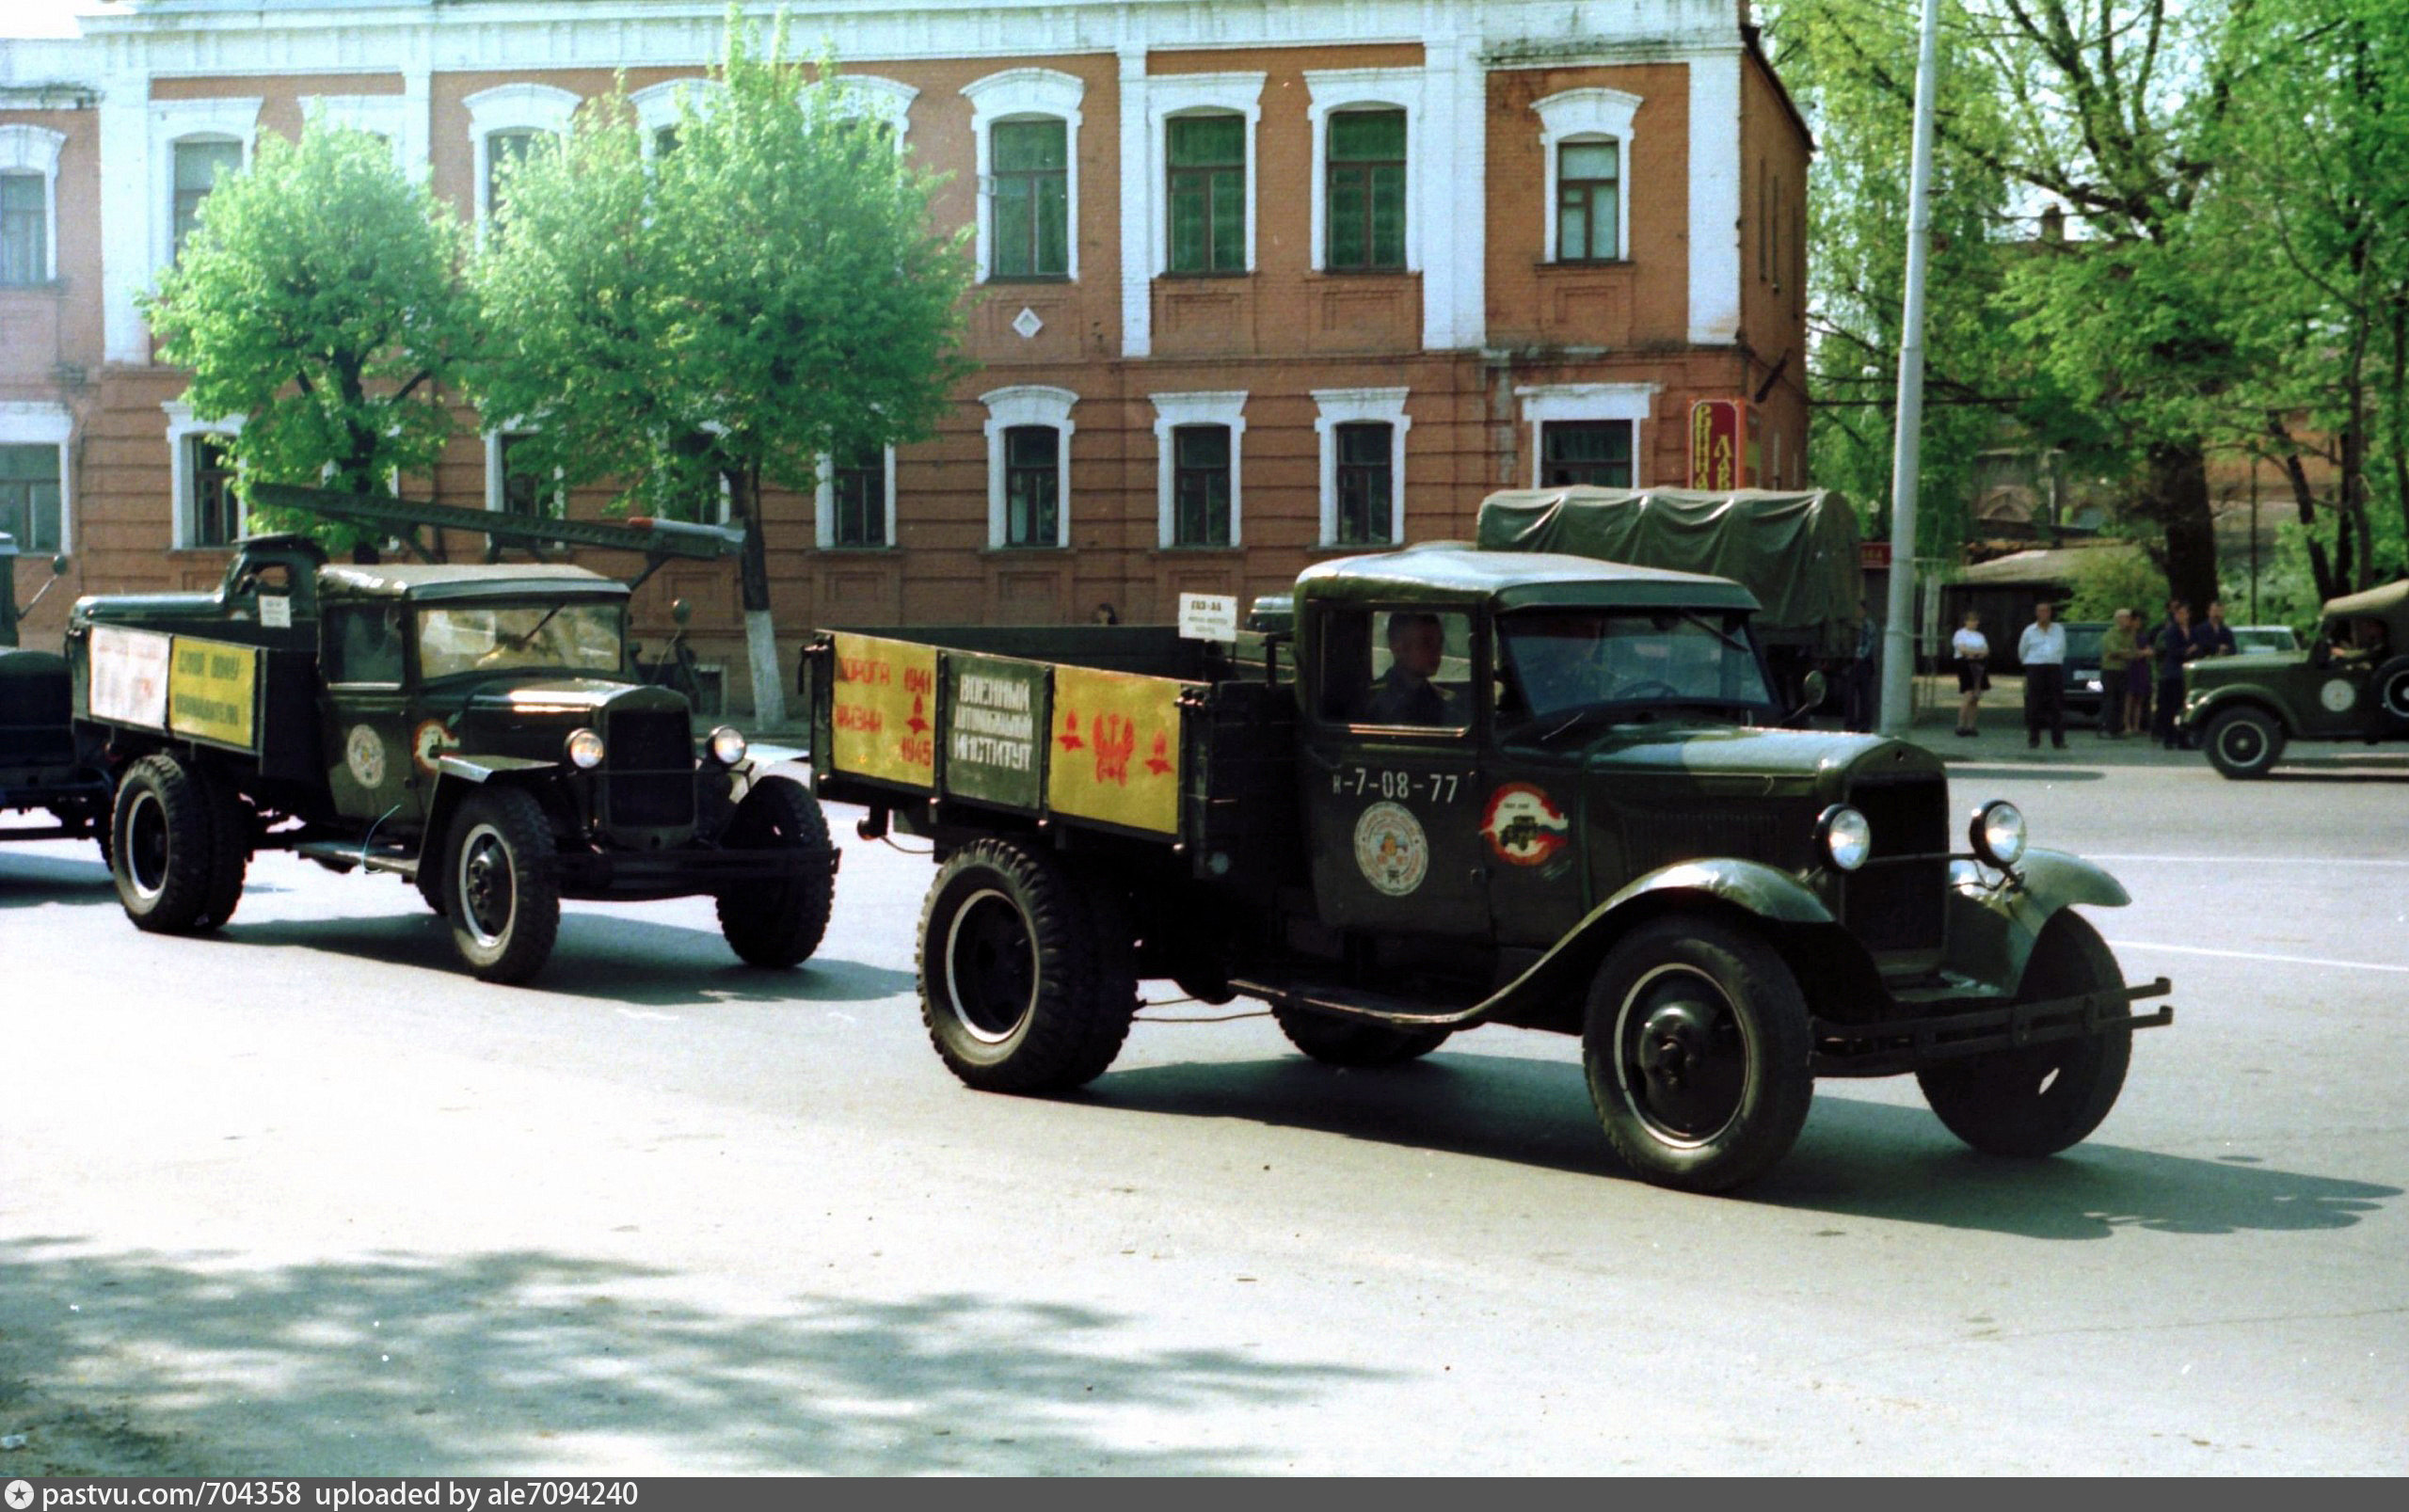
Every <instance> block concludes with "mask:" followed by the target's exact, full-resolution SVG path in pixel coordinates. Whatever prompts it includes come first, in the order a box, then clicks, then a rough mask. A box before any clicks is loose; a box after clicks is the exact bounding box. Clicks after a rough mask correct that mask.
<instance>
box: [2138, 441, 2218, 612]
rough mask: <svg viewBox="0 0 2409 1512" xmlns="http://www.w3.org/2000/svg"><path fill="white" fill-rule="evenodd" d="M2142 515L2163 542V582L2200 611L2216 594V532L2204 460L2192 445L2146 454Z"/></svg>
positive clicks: (2170, 446)
mask: <svg viewBox="0 0 2409 1512" xmlns="http://www.w3.org/2000/svg"><path fill="white" fill-rule="evenodd" d="M2143 513H2144V514H2145V515H2146V516H2147V517H2149V518H2150V519H2152V520H2154V521H2156V522H2157V524H2158V527H2159V529H2160V530H2161V531H2162V532H2163V533H2165V539H2166V584H2167V588H2168V591H2169V592H2170V593H2172V594H2173V595H2174V597H2178V598H2181V599H2184V600H2186V601H2187V602H2189V603H2190V604H2191V605H2192V606H2193V607H2194V609H2197V608H2200V607H2202V606H2204V605H2206V604H2207V603H2208V601H2209V600H2210V599H2211V598H2214V597H2216V596H2217V533H2216V524H2215V521H2214V520H2213V519H2212V518H2211V517H2210V513H2209V469H2208V460H2207V457H2206V456H2205V454H2203V453H2202V451H2201V448H2200V444H2199V443H2198V442H2196V441H2188V442H2177V443H2166V444H2162V445H2158V446H2153V447H2151V448H2150V450H2149V476H2148V482H2147V484H2146V494H2145V497H2144V499H2143Z"/></svg>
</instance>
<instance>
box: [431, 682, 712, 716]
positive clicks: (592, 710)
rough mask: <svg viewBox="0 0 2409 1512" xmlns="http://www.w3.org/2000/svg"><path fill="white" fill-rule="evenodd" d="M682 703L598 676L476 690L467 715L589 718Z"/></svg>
mask: <svg viewBox="0 0 2409 1512" xmlns="http://www.w3.org/2000/svg"><path fill="white" fill-rule="evenodd" d="M685 705H686V701H685V700H684V699H683V698H680V697H679V696H678V694H676V693H675V692H670V691H669V690H668V689H666V688H652V687H646V686H645V685H643V684H639V683H629V682H618V681H614V680H611V679H608V678H601V677H556V678H548V679H545V680H542V681H536V682H520V681H513V682H510V683H507V684H505V685H503V686H500V687H487V688H480V689H478V690H477V691H476V692H472V693H471V694H470V695H469V700H468V707H469V709H470V711H471V712H472V713H478V714H503V715H510V716H515V717H518V718H521V719H541V718H543V717H545V716H547V715H552V716H559V717H571V716H590V715H593V714H596V713H598V712H600V711H601V710H602V709H604V708H611V707H614V706H616V707H623V708H684V707H685Z"/></svg>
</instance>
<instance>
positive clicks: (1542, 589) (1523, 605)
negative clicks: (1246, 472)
mask: <svg viewBox="0 0 2409 1512" xmlns="http://www.w3.org/2000/svg"><path fill="white" fill-rule="evenodd" d="M1297 592H1298V594H1299V595H1300V597H1309V598H1319V599H1338V600H1354V601H1359V602H1363V601H1370V600H1376V599H1377V600H1380V601H1381V602H1383V603H1394V602H1395V601H1396V600H1397V599H1400V598H1403V599H1408V600H1412V601H1414V602H1422V603H1451V604H1486V605H1488V606H1489V607H1490V608H1492V609H1495V610H1501V611H1503V610H1515V609H1538V608H1545V607H1556V606H1579V607H1583V608H1610V609H1611V608H1621V607H1630V608H1635V609H1657V608H1683V609H1732V610H1745V611H1748V612H1751V613H1753V612H1754V611H1755V610H1757V609H1758V608H1759V605H1758V602H1757V597H1756V595H1754V594H1752V593H1750V592H1749V591H1748V590H1747V589H1746V588H1744V587H1742V586H1741V585H1740V584H1738V583H1736V582H1733V581H1731V580H1730V579H1729V578H1715V577H1710V576H1708V575H1706V574H1704V573H1698V572H1674V571H1669V570H1667V569H1664V568H1660V567H1641V566H1634V565H1630V564H1628V563H1622V562H1601V561H1597V560H1595V559H1593V558H1590V557H1582V556H1567V555H1563V554H1560V553H1557V552H1552V551H1488V550H1482V549H1478V548H1476V547H1473V546H1468V545H1466V544H1464V543H1463V542H1460V541H1432V542H1428V543H1427V544H1424V545H1420V546H1409V547H1406V548H1405V549H1402V550H1396V551H1382V552H1379V553H1376V554H1373V555H1369V556H1350V557H1340V558H1337V559H1335V560H1332V561H1329V562H1322V563H1318V564H1316V565H1314V566H1311V567H1308V568H1306V569H1305V571H1304V572H1303V573H1302V574H1300V576H1299V577H1298V579H1297Z"/></svg>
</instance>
